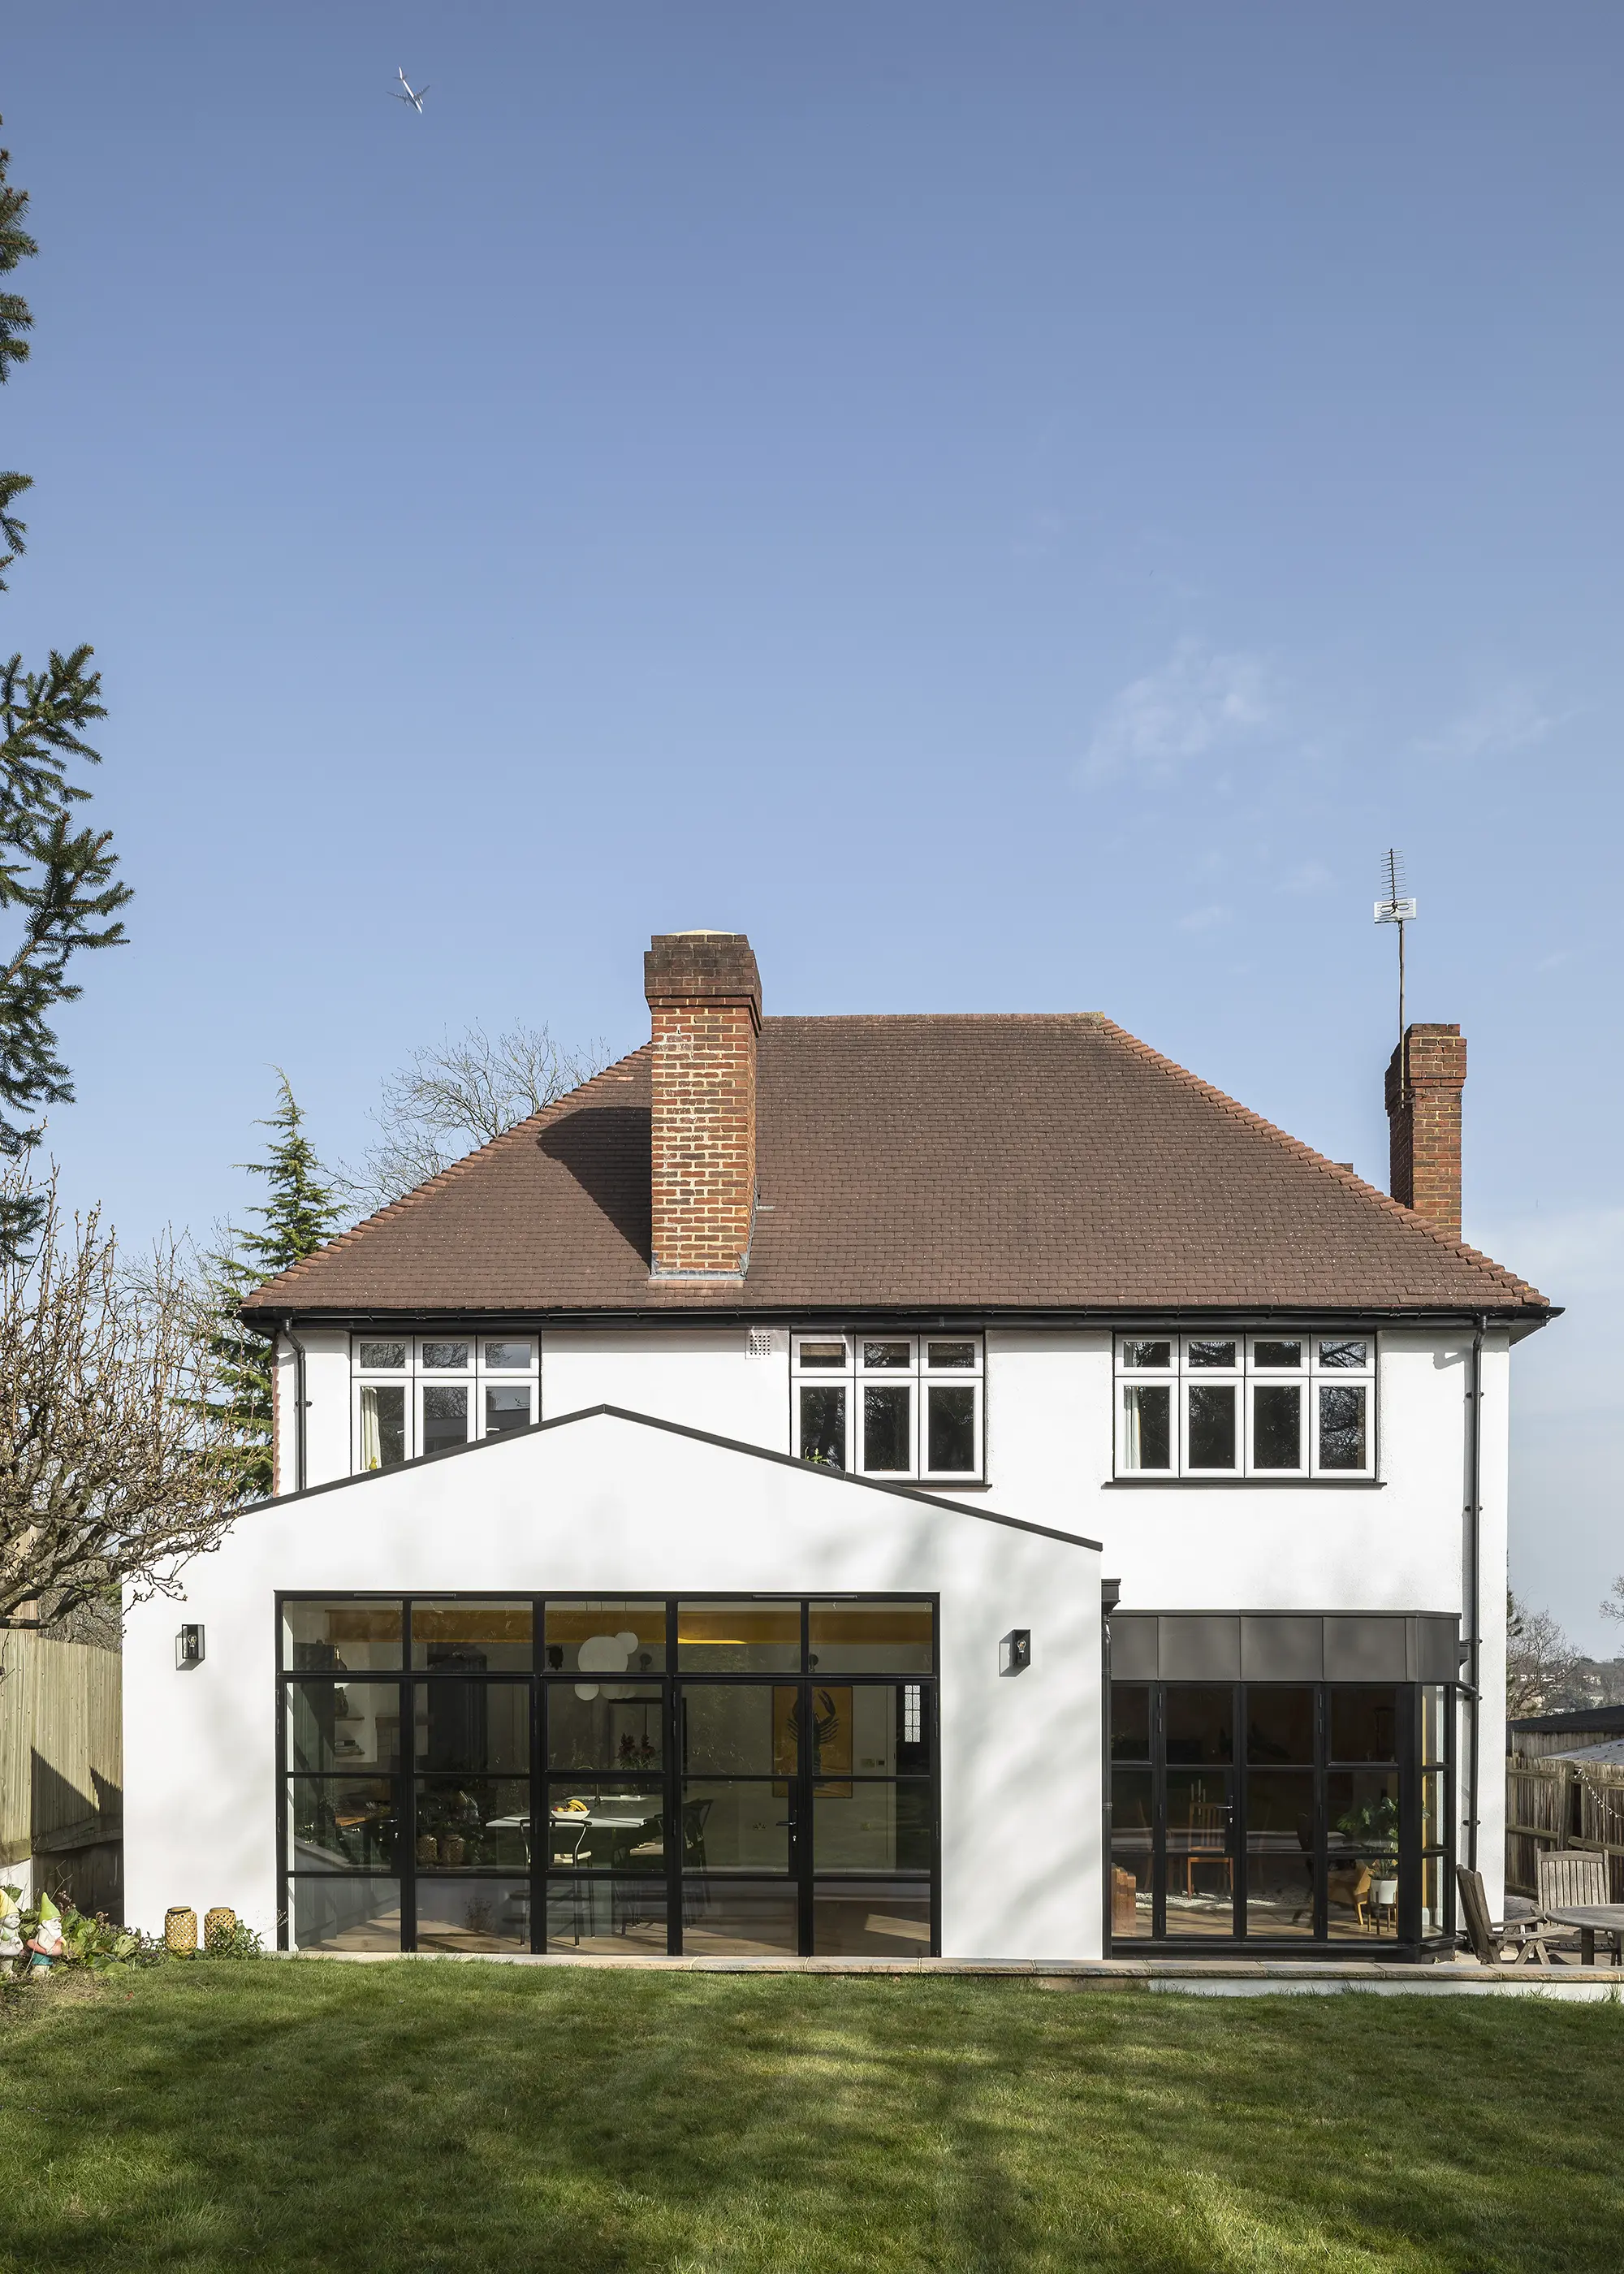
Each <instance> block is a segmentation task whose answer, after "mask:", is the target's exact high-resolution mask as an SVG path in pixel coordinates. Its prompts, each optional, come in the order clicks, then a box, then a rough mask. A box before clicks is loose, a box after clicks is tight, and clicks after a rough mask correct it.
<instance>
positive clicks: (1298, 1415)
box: [1252, 1382, 1303, 1469]
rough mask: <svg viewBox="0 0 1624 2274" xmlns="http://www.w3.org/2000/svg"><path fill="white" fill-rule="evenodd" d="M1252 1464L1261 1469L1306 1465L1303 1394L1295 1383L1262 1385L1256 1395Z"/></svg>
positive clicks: (1260, 1384)
mask: <svg viewBox="0 0 1624 2274" xmlns="http://www.w3.org/2000/svg"><path fill="white" fill-rule="evenodd" d="M1302 1465H1303V1393H1302V1391H1301V1390H1300V1389H1298V1388H1297V1385H1296V1383H1295V1382H1291V1383H1287V1382H1259V1383H1257V1384H1256V1385H1255V1387H1254V1388H1253V1389H1252V1466H1253V1467H1254V1468H1257V1469H1300V1468H1301V1467H1302Z"/></svg>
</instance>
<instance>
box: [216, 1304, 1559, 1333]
mask: <svg viewBox="0 0 1624 2274" xmlns="http://www.w3.org/2000/svg"><path fill="white" fill-rule="evenodd" d="M1563 1308H1564V1306H1562V1305H1561V1304H1560V1303H1549V1304H1546V1303H1487V1304H1481V1305H1479V1304H1462V1303H1434V1304H1430V1305H1417V1306H1413V1307H1407V1308H1405V1309H1403V1310H1394V1309H1391V1308H1389V1309H1387V1310H1382V1309H1380V1307H1379V1306H1372V1305H1371V1304H1368V1303H1361V1304H1357V1305H1356V1304H1349V1303H1341V1304H1338V1303H1320V1304H1304V1303H1274V1304H1268V1303H1252V1304H1245V1305H1237V1304H1234V1303H1229V1304H1223V1305H1218V1304H1196V1303H1190V1304H1177V1303H1172V1304H1169V1303H1135V1304H1111V1305H1109V1306H1107V1305H1095V1306H1093V1307H1088V1306H1072V1307H1070V1308H1061V1307H1059V1306H1056V1307H1055V1308H1053V1309H1049V1310H1034V1309H1032V1308H1031V1307H1029V1306H1027V1307H1021V1306H1014V1305H1011V1306H1008V1307H1006V1308H1003V1309H1001V1308H1000V1307H999V1306H997V1305H996V1304H993V1303H976V1304H966V1305H965V1306H963V1307H962V1308H960V1309H956V1310H941V1309H928V1308H922V1307H921V1306H919V1305H917V1304H897V1305H894V1306H891V1307H890V1308H887V1307H886V1306H884V1305H883V1304H879V1305H876V1304H872V1303H803V1304H801V1305H798V1306H793V1307H791V1306H784V1305H775V1306H773V1307H772V1308H771V1309H768V1308H767V1307H766V1306H764V1305H763V1306H762V1307H761V1308H760V1309H751V1308H750V1307H749V1306H748V1305H741V1304H738V1303H726V1304H723V1303H718V1304H716V1305H714V1306H712V1305H710V1304H706V1305H704V1306H700V1305H697V1304H695V1306H693V1307H692V1308H691V1309H681V1308H679V1307H678V1306H676V1305H674V1304H665V1303H661V1304H653V1305H650V1306H648V1307H647V1308H646V1309H644V1308H638V1309H631V1308H628V1309H625V1310H611V1309H604V1310H597V1311H586V1310H552V1311H548V1310H535V1311H519V1310H505V1311H482V1310H480V1309H479V1307H478V1306H477V1305H475V1306H471V1307H470V1306H469V1305H467V1304H462V1305H461V1306H455V1305H450V1304H440V1305H434V1304H428V1303H423V1304H409V1305H402V1306H400V1307H399V1308H397V1309H394V1310H387V1311H362V1310H357V1309H355V1308H354V1307H353V1306H344V1307H335V1308H334V1309H332V1310H322V1309H319V1308H312V1309H309V1310H300V1309H299V1308H298V1307H297V1306H293V1307H292V1308H291V1309H283V1310H280V1311H274V1310H273V1308H272V1306H270V1305H269V1304H266V1303H259V1304H255V1305H253V1306H252V1307H246V1308H244V1310H243V1311H242V1312H241V1313H240V1314H238V1315H239V1316H240V1318H241V1320H242V1322H243V1324H244V1326H246V1327H249V1328H251V1329H253V1330H254V1331H255V1332H256V1333H259V1334H264V1335H272V1334H276V1333H279V1332H280V1331H281V1329H282V1327H283V1326H284V1325H286V1324H287V1323H288V1321H289V1320H291V1321H292V1323H293V1325H294V1326H295V1327H296V1328H304V1327H314V1328H317V1329H327V1331H329V1332H343V1331H348V1332H350V1333H351V1334H364V1333H365V1332H367V1331H368V1329H379V1330H381V1329H394V1330H395V1332H397V1333H398V1332H400V1331H401V1330H402V1329H403V1328H405V1327H408V1326H410V1323H411V1321H413V1320H423V1321H428V1322H432V1323H433V1324H436V1325H451V1324H454V1323H455V1324H461V1325H467V1326H470V1327H476V1328H477V1329H478V1330H479V1331H480V1332H481V1333H485V1332H486V1331H487V1330H490V1329H500V1328H504V1327H506V1328H528V1329H530V1331H531V1332H532V1333H538V1334H539V1333H541V1332H542V1331H544V1330H545V1329H546V1328H548V1327H628V1326H638V1327H708V1326H714V1327H793V1328H800V1327H808V1326H820V1325H833V1324H834V1323H835V1322H836V1321H838V1322H839V1323H840V1324H841V1325H843V1326H848V1327H861V1326H862V1325H863V1324H865V1323H866V1322H868V1321H874V1322H875V1323H876V1325H878V1324H881V1323H883V1324H884V1325H886V1326H890V1327H893V1328H901V1327H903V1326H905V1325H906V1326H910V1327H913V1328H915V1329H925V1328H932V1327H934V1328H936V1329H952V1328H960V1329H962V1328H967V1327H972V1326H978V1325H987V1326H1000V1327H1038V1328H1042V1327H1050V1328H1052V1327H1102V1328H1103V1327H1110V1328H1116V1327H1145V1328H1154V1327H1157V1326H1161V1325H1163V1324H1174V1323H1176V1322H1177V1321H1181V1320H1188V1321H1195V1322H1199V1324H1201V1325H1204V1326H1219V1325H1222V1326H1233V1327H1237V1328H1240V1327H1245V1326H1248V1325H1250V1324H1252V1323H1254V1322H1255V1323H1256V1324H1259V1325H1262V1326H1271V1327H1278V1326H1282V1325H1286V1324H1290V1325H1297V1326H1303V1327H1310V1326H1316V1325H1318V1324H1319V1323H1321V1322H1322V1321H1333V1322H1335V1323H1339V1324H1340V1323H1346V1324H1348V1325H1350V1326H1351V1325H1361V1326H1387V1327H1391V1326H1403V1325H1414V1326H1422V1325H1453V1326H1462V1327H1470V1326H1472V1325H1475V1323H1476V1321H1477V1314H1478V1312H1479V1310H1481V1311H1482V1312H1483V1313H1484V1314H1485V1316H1486V1317H1487V1318H1488V1320H1489V1321H1490V1323H1491V1324H1492V1325H1496V1326H1498V1325H1501V1324H1505V1323H1507V1322H1511V1321H1523V1322H1525V1331H1526V1330H1528V1329H1532V1328H1536V1327H1543V1326H1544V1325H1545V1324H1546V1322H1547V1321H1550V1320H1552V1319H1560V1317H1561V1316H1562V1313H1563Z"/></svg>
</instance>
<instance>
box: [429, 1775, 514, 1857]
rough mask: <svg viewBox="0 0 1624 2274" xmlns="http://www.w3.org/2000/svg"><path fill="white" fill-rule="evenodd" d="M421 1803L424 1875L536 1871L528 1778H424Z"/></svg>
mask: <svg viewBox="0 0 1624 2274" xmlns="http://www.w3.org/2000/svg"><path fill="white" fill-rule="evenodd" d="M492 1865H494V1866H496V1868H497V1869H499V1870H500V1871H528V1870H529V1869H530V1783H529V1781H528V1779H526V1778H523V1777H419V1778H418V1779H417V1868H418V1870H419V1871H425V1870H434V1869H438V1870H440V1871H481V1870H485V1871H488V1870H489V1869H490V1868H491V1867H492Z"/></svg>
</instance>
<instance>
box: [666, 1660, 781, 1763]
mask: <svg viewBox="0 0 1624 2274" xmlns="http://www.w3.org/2000/svg"><path fill="white" fill-rule="evenodd" d="M796 1695H797V1693H796V1691H795V1690H793V1689H791V1688H789V1687H788V1685H787V1684H779V1683H719V1682H718V1683H706V1682H687V1683H683V1685H682V1689H681V1692H680V1699H679V1704H678V1712H679V1713H680V1716H681V1720H680V1728H681V1732H682V1766H683V1767H684V1769H685V1770H687V1771H688V1772H689V1773H698V1774H700V1775H714V1776H793V1774H794V1773H795V1768H796V1759H797V1756H796V1752H795V1725H794V1720H793V1706H794V1699H795V1697H796Z"/></svg>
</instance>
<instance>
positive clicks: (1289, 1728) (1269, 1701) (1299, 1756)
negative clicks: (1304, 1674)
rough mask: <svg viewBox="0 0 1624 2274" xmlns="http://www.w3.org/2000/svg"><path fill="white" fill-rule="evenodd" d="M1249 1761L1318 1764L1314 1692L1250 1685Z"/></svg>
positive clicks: (1247, 1692) (1303, 1686)
mask: <svg viewBox="0 0 1624 2274" xmlns="http://www.w3.org/2000/svg"><path fill="white" fill-rule="evenodd" d="M1246 1758H1247V1759H1248V1760H1249V1761H1258V1762H1260V1763H1263V1764H1265V1765H1267V1764H1269V1763H1273V1762H1277V1761H1278V1762H1286V1761H1289V1762H1292V1763H1295V1764H1297V1766H1301V1767H1304V1768H1312V1766H1313V1763H1314V1693H1313V1691H1312V1690H1311V1689H1309V1688H1308V1686H1307V1685H1306V1684H1305V1683H1304V1684H1303V1685H1302V1686H1301V1687H1298V1686H1297V1685H1295V1684H1293V1685H1289V1686H1288V1685H1287V1684H1285V1683H1281V1684H1280V1685H1278V1686H1276V1685H1275V1684H1274V1683H1269V1684H1268V1685H1267V1688H1266V1687H1265V1686H1263V1685H1262V1684H1261V1683H1253V1684H1252V1685H1250V1686H1249V1687H1248V1689H1247V1691H1246Z"/></svg>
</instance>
